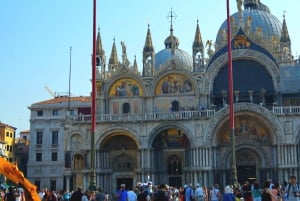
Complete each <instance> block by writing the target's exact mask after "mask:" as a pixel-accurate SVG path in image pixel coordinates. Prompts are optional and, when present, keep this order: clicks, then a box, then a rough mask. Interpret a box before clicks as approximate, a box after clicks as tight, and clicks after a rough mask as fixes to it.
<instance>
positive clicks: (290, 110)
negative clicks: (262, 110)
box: [272, 106, 300, 115]
mask: <svg viewBox="0 0 300 201" xmlns="http://www.w3.org/2000/svg"><path fill="white" fill-rule="evenodd" d="M272 112H273V113H274V114H277V115H285V114H300V106H278V107H273V109H272Z"/></svg>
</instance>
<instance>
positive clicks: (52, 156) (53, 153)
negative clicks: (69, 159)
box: [51, 152, 57, 161]
mask: <svg viewBox="0 0 300 201" xmlns="http://www.w3.org/2000/svg"><path fill="white" fill-rule="evenodd" d="M51 160H52V161H57V152H52V154H51Z"/></svg>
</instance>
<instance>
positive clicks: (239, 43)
mask: <svg viewBox="0 0 300 201" xmlns="http://www.w3.org/2000/svg"><path fill="white" fill-rule="evenodd" d="M250 45H251V43H250V41H249V39H248V37H247V36H245V35H237V36H235V37H234V39H233V47H234V48H235V49H240V48H249V47H250Z"/></svg>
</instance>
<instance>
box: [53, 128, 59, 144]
mask: <svg viewBox="0 0 300 201" xmlns="http://www.w3.org/2000/svg"><path fill="white" fill-rule="evenodd" d="M52 145H58V131H52Z"/></svg>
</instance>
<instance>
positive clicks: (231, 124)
mask: <svg viewBox="0 0 300 201" xmlns="http://www.w3.org/2000/svg"><path fill="white" fill-rule="evenodd" d="M229 7H230V4H229V0H227V43H228V91H229V128H230V134H231V135H230V136H231V153H232V182H233V184H234V185H235V186H236V185H237V184H238V180H237V170H236V154H235V153H236V151H235V133H234V105H233V72H232V50H231V25H230V8H229Z"/></svg>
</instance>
